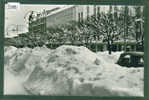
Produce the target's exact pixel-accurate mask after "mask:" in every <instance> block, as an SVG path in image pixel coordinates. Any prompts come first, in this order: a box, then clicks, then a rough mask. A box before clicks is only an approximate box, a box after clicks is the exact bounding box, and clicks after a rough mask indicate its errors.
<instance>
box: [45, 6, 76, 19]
mask: <svg viewBox="0 0 149 100" xmlns="http://www.w3.org/2000/svg"><path fill="white" fill-rule="evenodd" d="M72 7H75V5H67V6H65V7H63V8H60V9H58V10H56V11H52V12H51V13H50V14H48V15H47V16H51V15H54V14H56V13H59V12H61V11H64V10H66V9H69V8H72Z"/></svg>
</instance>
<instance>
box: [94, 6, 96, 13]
mask: <svg viewBox="0 0 149 100" xmlns="http://www.w3.org/2000/svg"><path fill="white" fill-rule="evenodd" d="M94 15H95V16H96V5H94Z"/></svg>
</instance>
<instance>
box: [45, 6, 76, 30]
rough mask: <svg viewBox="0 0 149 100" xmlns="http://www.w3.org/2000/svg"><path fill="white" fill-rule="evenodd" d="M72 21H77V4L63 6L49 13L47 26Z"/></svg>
mask: <svg viewBox="0 0 149 100" xmlns="http://www.w3.org/2000/svg"><path fill="white" fill-rule="evenodd" d="M70 21H76V6H68V7H65V8H61V9H59V10H57V11H55V12H52V13H50V14H49V15H47V18H46V22H47V24H46V25H47V27H54V26H55V25H62V24H66V23H68V22H70Z"/></svg>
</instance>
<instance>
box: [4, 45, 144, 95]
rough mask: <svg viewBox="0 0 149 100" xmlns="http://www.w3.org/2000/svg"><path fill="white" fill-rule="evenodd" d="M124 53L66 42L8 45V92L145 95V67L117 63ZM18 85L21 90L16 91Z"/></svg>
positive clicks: (6, 83)
mask: <svg viewBox="0 0 149 100" xmlns="http://www.w3.org/2000/svg"><path fill="white" fill-rule="evenodd" d="M9 48H10V49H9ZM120 53H121V52H115V53H112V55H109V54H108V52H98V53H97V54H96V53H93V52H91V51H90V50H89V49H87V48H85V47H83V46H80V47H76V46H66V45H63V46H61V47H58V48H57V49H55V50H50V49H48V48H46V47H37V48H34V49H30V48H21V49H17V48H14V47H6V50H5V58H7V59H6V63H5V65H6V66H5V67H6V68H7V70H5V78H6V80H5V93H8V94H9V93H10V94H11V93H12V94H13V93H14V94H15V93H18V94H21V93H24V94H34V95H74V96H75V95H77V96H143V90H144V88H143V84H144V83H143V82H144V78H143V73H144V69H143V68H126V67H121V66H119V65H117V64H115V63H116V61H117V59H118V58H119V55H120ZM6 68H5V69H6ZM11 74H13V75H11ZM9 77H10V79H9ZM20 78H21V80H20ZM10 81H12V82H13V81H14V82H13V84H12V85H11V84H10ZM15 86H18V88H17V91H20V92H17V91H16V92H14V91H13V89H14V87H15ZM6 87H7V88H6ZM24 89H25V90H27V91H29V93H27V92H26V91H25V90H24Z"/></svg>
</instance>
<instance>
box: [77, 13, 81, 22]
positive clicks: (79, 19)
mask: <svg viewBox="0 0 149 100" xmlns="http://www.w3.org/2000/svg"><path fill="white" fill-rule="evenodd" d="M78 21H79V22H80V21H81V14H80V13H78Z"/></svg>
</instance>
